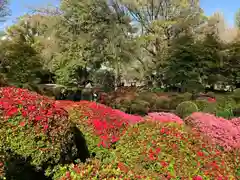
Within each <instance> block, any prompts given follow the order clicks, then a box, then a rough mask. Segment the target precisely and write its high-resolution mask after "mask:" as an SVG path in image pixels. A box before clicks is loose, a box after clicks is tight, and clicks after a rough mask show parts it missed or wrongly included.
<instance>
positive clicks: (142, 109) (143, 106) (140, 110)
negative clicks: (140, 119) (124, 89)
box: [130, 99, 150, 115]
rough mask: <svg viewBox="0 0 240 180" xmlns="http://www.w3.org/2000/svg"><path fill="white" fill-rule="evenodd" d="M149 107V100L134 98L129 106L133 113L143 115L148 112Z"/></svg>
mask: <svg viewBox="0 0 240 180" xmlns="http://www.w3.org/2000/svg"><path fill="white" fill-rule="evenodd" d="M149 107H150V103H149V102H147V101H144V100H139V99H136V100H134V101H132V104H131V106H130V112H131V113H133V114H140V115H144V114H146V113H147V112H148V110H149Z"/></svg>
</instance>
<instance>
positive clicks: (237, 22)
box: [235, 9, 240, 29]
mask: <svg viewBox="0 0 240 180" xmlns="http://www.w3.org/2000/svg"><path fill="white" fill-rule="evenodd" d="M235 25H236V26H237V28H239V29H240V9H238V11H237V12H236V14H235Z"/></svg>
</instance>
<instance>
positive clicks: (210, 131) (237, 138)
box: [184, 112, 240, 150]
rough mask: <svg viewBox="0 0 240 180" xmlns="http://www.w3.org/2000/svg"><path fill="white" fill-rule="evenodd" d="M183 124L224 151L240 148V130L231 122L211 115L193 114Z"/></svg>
mask: <svg viewBox="0 0 240 180" xmlns="http://www.w3.org/2000/svg"><path fill="white" fill-rule="evenodd" d="M184 122H185V123H186V124H188V125H190V126H192V127H193V128H196V130H197V131H199V132H200V133H202V134H204V135H205V136H207V137H208V138H210V139H211V140H212V142H213V143H214V144H218V145H220V146H222V147H223V148H224V149H225V150H230V149H232V148H240V128H239V126H236V125H235V124H234V123H233V122H235V120H233V121H232V122H231V121H228V120H226V119H224V118H219V117H216V116H214V115H212V114H207V113H201V112H195V113H193V114H192V115H191V116H189V117H187V118H186V119H185V120H184Z"/></svg>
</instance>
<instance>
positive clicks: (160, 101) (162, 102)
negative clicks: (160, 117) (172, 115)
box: [155, 96, 171, 110]
mask: <svg viewBox="0 0 240 180" xmlns="http://www.w3.org/2000/svg"><path fill="white" fill-rule="evenodd" d="M170 102H171V100H170V98H168V97H164V96H162V97H158V98H156V100H155V110H158V109H166V110H168V109H170Z"/></svg>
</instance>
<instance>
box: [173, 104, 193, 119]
mask: <svg viewBox="0 0 240 180" xmlns="http://www.w3.org/2000/svg"><path fill="white" fill-rule="evenodd" d="M197 111H198V107H197V105H196V104H195V103H193V102H191V101H185V102H182V103H180V104H179V105H178V106H177V108H176V113H177V114H178V115H179V116H180V117H182V118H185V117H187V116H189V115H190V114H192V113H193V112H197Z"/></svg>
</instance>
